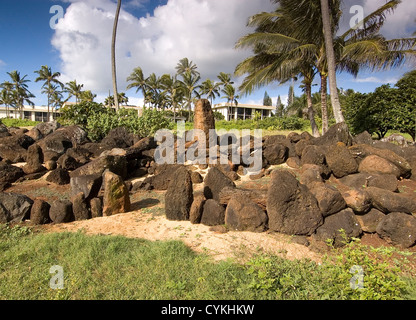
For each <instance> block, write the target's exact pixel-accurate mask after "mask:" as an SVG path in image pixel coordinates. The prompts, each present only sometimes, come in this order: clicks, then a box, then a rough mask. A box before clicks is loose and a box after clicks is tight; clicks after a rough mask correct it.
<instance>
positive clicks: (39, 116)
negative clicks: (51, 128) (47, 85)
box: [0, 105, 60, 122]
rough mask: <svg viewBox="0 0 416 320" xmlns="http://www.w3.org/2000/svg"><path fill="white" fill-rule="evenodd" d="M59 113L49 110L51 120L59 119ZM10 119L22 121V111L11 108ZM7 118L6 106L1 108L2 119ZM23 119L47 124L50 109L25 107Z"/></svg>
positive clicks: (0, 116) (0, 115)
mask: <svg viewBox="0 0 416 320" xmlns="http://www.w3.org/2000/svg"><path fill="white" fill-rule="evenodd" d="M59 116H60V114H59V112H56V111H54V112H52V108H49V118H50V119H49V120H50V121H53V120H54V119H57V118H59ZM9 117H10V118H13V119H20V110H19V109H14V108H11V107H10V108H9ZM1 118H7V110H6V106H3V105H1V106H0V119H1ZM23 118H24V119H26V120H32V121H39V122H47V118H48V107H44V106H42V107H38V106H24V107H23Z"/></svg>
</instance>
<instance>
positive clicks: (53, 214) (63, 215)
mask: <svg viewBox="0 0 416 320" xmlns="http://www.w3.org/2000/svg"><path fill="white" fill-rule="evenodd" d="M49 218H50V219H51V220H52V222H54V223H67V222H71V221H74V213H73V211H72V202H71V201H69V200H55V201H54V202H52V203H51V207H50V209H49Z"/></svg>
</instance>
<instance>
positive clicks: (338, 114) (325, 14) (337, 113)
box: [321, 0, 345, 123]
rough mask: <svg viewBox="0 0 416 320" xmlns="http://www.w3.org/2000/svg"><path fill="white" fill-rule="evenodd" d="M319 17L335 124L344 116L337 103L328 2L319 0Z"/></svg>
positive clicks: (342, 119) (332, 35)
mask: <svg viewBox="0 0 416 320" xmlns="http://www.w3.org/2000/svg"><path fill="white" fill-rule="evenodd" d="M321 13H322V14H321V15H322V24H323V30H324V38H325V50H326V58H327V64H328V78H329V88H330V91H331V103H332V109H333V111H334V117H335V121H336V122H337V123H340V122H344V121H345V119H344V116H343V115H342V110H341V104H340V103H339V97H338V87H337V76H336V61H335V52H334V41H333V39H334V30H333V28H332V23H331V16H330V13H329V3H328V0H321Z"/></svg>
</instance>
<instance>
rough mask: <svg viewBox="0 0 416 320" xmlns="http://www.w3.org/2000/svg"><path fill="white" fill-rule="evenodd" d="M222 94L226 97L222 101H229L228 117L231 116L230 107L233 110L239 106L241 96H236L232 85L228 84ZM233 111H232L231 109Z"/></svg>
mask: <svg viewBox="0 0 416 320" xmlns="http://www.w3.org/2000/svg"><path fill="white" fill-rule="evenodd" d="M221 92H222V93H224V94H225V96H223V97H221V99H227V103H228V104H229V105H228V107H227V109H228V117H229V115H230V107H231V108H232V107H233V105H234V104H235V105H236V106H238V100H237V99H239V98H240V96H239V95H237V94H236V92H235V88H234V87H233V86H232V85H231V84H227V85H226V86H225V87H224V88H223V89H222V90H221ZM231 110H232V109H231Z"/></svg>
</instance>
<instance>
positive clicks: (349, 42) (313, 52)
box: [236, 0, 415, 132]
mask: <svg viewBox="0 0 416 320" xmlns="http://www.w3.org/2000/svg"><path fill="white" fill-rule="evenodd" d="M275 2H276V3H279V4H280V7H279V8H278V9H277V10H276V11H274V12H271V13H260V14H257V15H255V16H253V17H251V18H250V21H249V25H250V26H256V27H257V28H256V32H255V33H252V34H249V35H247V36H245V37H243V38H241V39H240V40H239V42H238V43H237V47H247V46H251V47H253V48H254V53H255V55H254V56H253V57H250V58H248V59H246V60H245V61H243V62H242V63H240V65H239V66H238V67H237V69H236V73H237V74H244V73H249V76H248V77H246V79H245V80H244V82H243V84H242V86H241V87H240V90H242V91H243V92H245V93H249V92H251V91H252V90H253V88H256V87H260V86H262V85H265V84H268V83H270V82H272V81H279V82H280V83H284V82H285V81H287V80H288V78H290V77H291V76H293V74H296V73H297V72H298V71H299V65H297V64H300V65H301V64H302V63H304V62H305V61H308V62H309V63H311V64H313V65H314V66H315V67H316V69H317V70H318V72H319V74H320V76H321V100H322V101H321V107H322V117H323V123H324V125H325V122H326V121H327V115H326V114H327V111H326V105H327V103H326V99H327V87H326V86H327V77H328V64H327V55H326V50H325V38H324V34H323V32H322V29H323V27H320V25H319V23H322V19H321V7H320V5H319V4H318V3H317V2H316V1H313V0H299V1H291V0H275ZM399 3H400V1H399V0H391V1H389V2H388V3H387V4H385V5H384V6H382V7H380V8H379V9H378V10H376V11H375V12H373V13H371V14H370V15H369V16H367V17H366V18H365V19H364V23H363V25H364V26H365V28H364V31H357V30H356V29H354V28H352V29H350V30H348V31H347V32H346V33H345V34H344V35H342V36H341V37H338V38H335V39H334V46H335V58H336V66H337V68H338V70H339V71H348V72H350V73H352V74H353V75H354V76H356V75H357V74H358V70H359V69H360V67H369V68H374V69H383V68H386V67H388V66H397V65H400V64H401V63H403V62H404V60H405V57H406V56H408V55H410V54H411V51H412V50H411V48H412V47H414V44H415V42H414V39H396V40H392V41H386V40H385V39H384V38H382V37H381V36H380V35H378V34H377V32H378V31H379V29H380V28H381V26H382V24H383V22H384V20H385V16H386V13H387V12H388V11H389V10H392V9H394V8H395V7H396V6H397V5H398V4H399ZM331 4H332V6H331V11H330V12H331V20H332V23H333V29H334V30H337V29H338V25H339V20H340V14H341V11H340V10H339V7H340V1H339V0H333V1H331ZM317 24H318V25H317ZM413 51H414V50H413ZM335 109H336V108H335ZM341 116H342V113H341ZM338 118H339V117H338ZM325 120H326V121H325ZM339 120H341V119H340V118H339V119H338V121H339ZM323 131H324V132H325V126H324V128H323Z"/></svg>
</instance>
